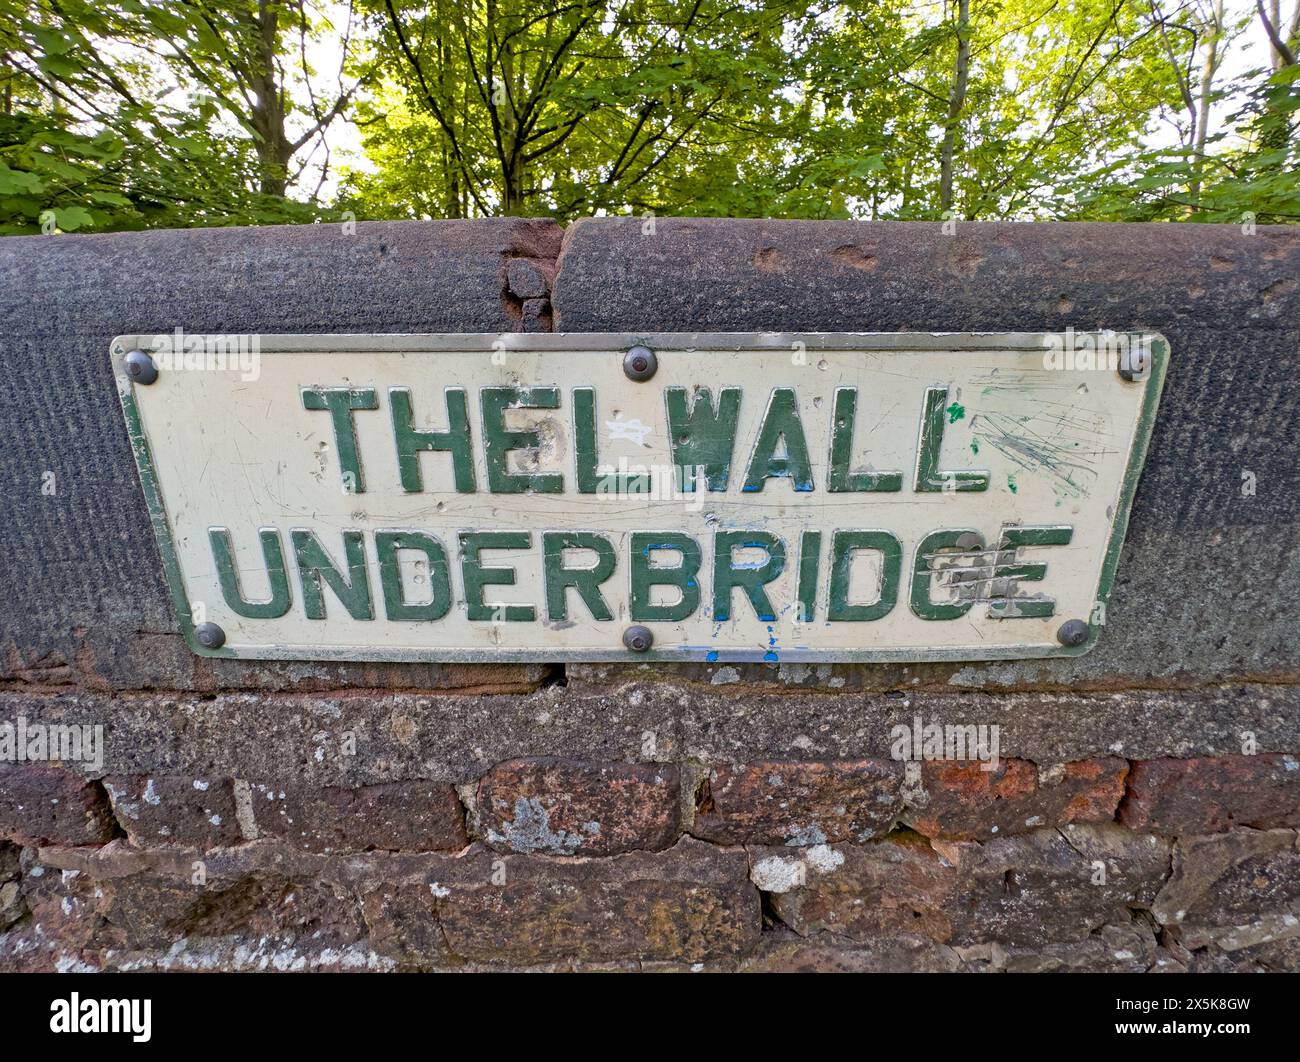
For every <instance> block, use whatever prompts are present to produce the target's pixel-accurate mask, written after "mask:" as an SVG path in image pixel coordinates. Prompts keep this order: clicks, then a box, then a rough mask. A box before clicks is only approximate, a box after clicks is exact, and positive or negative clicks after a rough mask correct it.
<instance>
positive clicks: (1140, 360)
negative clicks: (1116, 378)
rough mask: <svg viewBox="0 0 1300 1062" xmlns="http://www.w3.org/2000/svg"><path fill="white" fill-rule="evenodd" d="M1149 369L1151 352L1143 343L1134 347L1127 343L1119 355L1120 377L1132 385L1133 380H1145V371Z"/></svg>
mask: <svg viewBox="0 0 1300 1062" xmlns="http://www.w3.org/2000/svg"><path fill="white" fill-rule="evenodd" d="M1150 368H1151V351H1150V349H1148V347H1147V345H1146V344H1145V343H1138V344H1136V346H1135V345H1134V344H1133V343H1129V344H1128V345H1127V346H1126V347H1125V348H1124V349H1123V350H1121V351H1120V354H1119V374H1120V377H1121V378H1123V379H1125V380H1127V381H1128V382H1129V383H1133V382H1134V381H1135V380H1145V379H1146V378H1147V370H1149V369H1150Z"/></svg>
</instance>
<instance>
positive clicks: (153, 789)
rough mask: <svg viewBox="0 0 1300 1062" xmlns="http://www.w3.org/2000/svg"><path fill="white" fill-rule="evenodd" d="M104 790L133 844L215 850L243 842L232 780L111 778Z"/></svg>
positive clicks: (153, 776)
mask: <svg viewBox="0 0 1300 1062" xmlns="http://www.w3.org/2000/svg"><path fill="white" fill-rule="evenodd" d="M104 788H105V789H106V790H107V791H108V796H109V799H110V800H111V801H112V805H113V813H114V815H115V816H116V817H117V821H118V823H119V824H120V825H121V827H122V829H124V830H125V831H126V835H127V837H129V838H130V839H131V843H132V844H135V845H159V844H184V845H193V846H194V847H196V848H215V847H217V846H220V845H228V844H238V843H239V842H240V841H241V840H242V839H243V835H242V834H241V833H240V831H239V823H238V821H236V818H235V797H234V790H233V786H232V783H231V781H230V779H229V778H191V777H185V776H156V775H144V774H136V775H110V776H109V777H107V778H105V779H104Z"/></svg>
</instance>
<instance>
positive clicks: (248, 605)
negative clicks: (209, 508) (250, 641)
mask: <svg viewBox="0 0 1300 1062" xmlns="http://www.w3.org/2000/svg"><path fill="white" fill-rule="evenodd" d="M259 535H260V536H261V539H262V559H263V561H264V562H265V563H266V575H267V579H268V581H269V582H270V584H271V597H270V599H269V600H267V601H249V600H247V599H246V598H245V597H244V593H243V590H241V589H240V578H239V568H238V566H237V565H236V564H235V559H234V548H233V547H232V546H231V543H230V532H229V531H228V530H227V529H226V528H224V527H210V528H208V541H209V543H211V545H212V560H213V562H214V563H215V564H216V567H217V579H218V580H219V581H220V583H221V596H222V597H224V598H225V600H226V607H227V608H229V609H230V611H231V612H233V613H234V614H235V615H236V616H243V617H244V618H246V619H279V618H280V617H281V616H283V615H284V614H285V613H286V612H288V611H289V604H290V595H289V575H288V573H287V572H286V571H285V569H284V547H283V546H282V545H281V544H280V532H279V531H277V530H275V528H273V527H264V528H262V529H261V530H260V532H259Z"/></svg>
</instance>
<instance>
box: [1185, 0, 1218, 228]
mask: <svg viewBox="0 0 1300 1062" xmlns="http://www.w3.org/2000/svg"><path fill="white" fill-rule="evenodd" d="M1210 17H1211V19H1212V21H1211V22H1210V24H1209V25H1208V26H1207V27H1205V61H1204V62H1203V63H1202V64H1201V85H1200V96H1199V97H1198V99H1197V101H1196V104H1197V106H1196V130H1195V136H1194V139H1193V148H1192V149H1193V151H1194V152H1195V155H1194V157H1193V159H1192V180H1191V183H1190V184H1189V185H1188V186H1187V191H1188V194H1189V198H1190V199H1191V201H1192V203H1193V204H1196V203H1197V202H1198V201H1199V200H1200V198H1201V174H1202V172H1203V170H1204V167H1205V142H1206V139H1207V137H1208V136H1209V132H1210V96H1211V93H1212V92H1213V89H1214V76H1215V74H1217V73H1218V72H1219V58H1220V55H1219V40H1220V37H1221V36H1222V34H1223V0H1215V2H1214V6H1213V7H1212V8H1211V16H1210ZM1190 209H1191V210H1195V209H1196V207H1195V205H1193V206H1192V207H1191V208H1190Z"/></svg>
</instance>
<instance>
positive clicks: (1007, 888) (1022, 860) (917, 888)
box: [749, 824, 1170, 947]
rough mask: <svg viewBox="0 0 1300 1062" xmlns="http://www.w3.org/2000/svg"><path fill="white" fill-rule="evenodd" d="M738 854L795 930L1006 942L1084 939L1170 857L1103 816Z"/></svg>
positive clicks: (1125, 906)
mask: <svg viewBox="0 0 1300 1062" xmlns="http://www.w3.org/2000/svg"><path fill="white" fill-rule="evenodd" d="M749 854H750V862H751V870H750V877H751V879H752V880H753V882H754V884H755V885H757V886H758V887H759V888H760V889H762V890H764V891H766V892H768V893H769V899H770V903H771V908H772V910H773V911H774V912H775V913H776V915H777V916H778V917H779V918H780V919H781V921H782V922H784V923H785V924H786V925H788V926H789V927H790V928H791V929H793V930H795V932H797V933H799V934H800V935H803V936H808V935H811V934H814V933H818V932H822V931H825V932H829V933H832V934H835V935H836V936H840V937H844V938H847V939H849V940H854V941H858V942H872V941H877V940H884V939H891V938H897V937H899V936H903V935H907V936H921V937H926V938H928V939H930V940H933V941H935V942H937V943H945V944H961V945H968V944H979V943H984V942H994V941H995V942H998V943H1000V944H1002V945H1005V946H1014V947H1037V946H1041V945H1043V944H1045V943H1047V942H1052V941H1056V942H1063V941H1079V940H1084V939H1087V938H1088V936H1089V935H1090V934H1092V933H1093V932H1094V931H1096V930H1098V929H1100V927H1102V926H1103V925H1107V924H1119V925H1123V924H1127V923H1128V922H1130V921H1131V914H1130V911H1129V907H1130V906H1149V905H1150V904H1151V902H1152V901H1153V900H1154V898H1155V896H1156V893H1157V892H1158V891H1159V889H1160V887H1161V885H1162V884H1163V882H1164V880H1165V877H1166V876H1167V874H1168V872H1169V858H1170V856H1169V843H1168V842H1164V841H1161V840H1160V839H1159V838H1157V837H1154V836H1151V835H1142V834H1135V833H1134V832H1133V831H1131V830H1126V829H1123V828H1122V827H1119V826H1115V825H1114V824H1101V825H1095V826H1091V825H1090V826H1079V825H1070V826H1065V827H1063V828H1062V829H1060V830H1055V829H1042V830H1037V831H1035V832H1034V833H1031V834H1025V835H1022V836H1019V837H1007V838H1001V839H998V840H995V841H990V842H988V843H987V844H979V843H977V842H972V841H933V842H929V841H926V839H925V838H923V837H921V836H919V835H918V834H913V833H900V834H891V835H890V836H889V837H888V838H886V839H885V840H883V841H877V842H872V843H868V844H865V845H854V844H844V845H834V846H829V845H820V846H816V847H814V848H810V849H801V850H791V849H789V848H753V849H750V853H749ZM1103 870H1104V873H1103Z"/></svg>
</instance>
